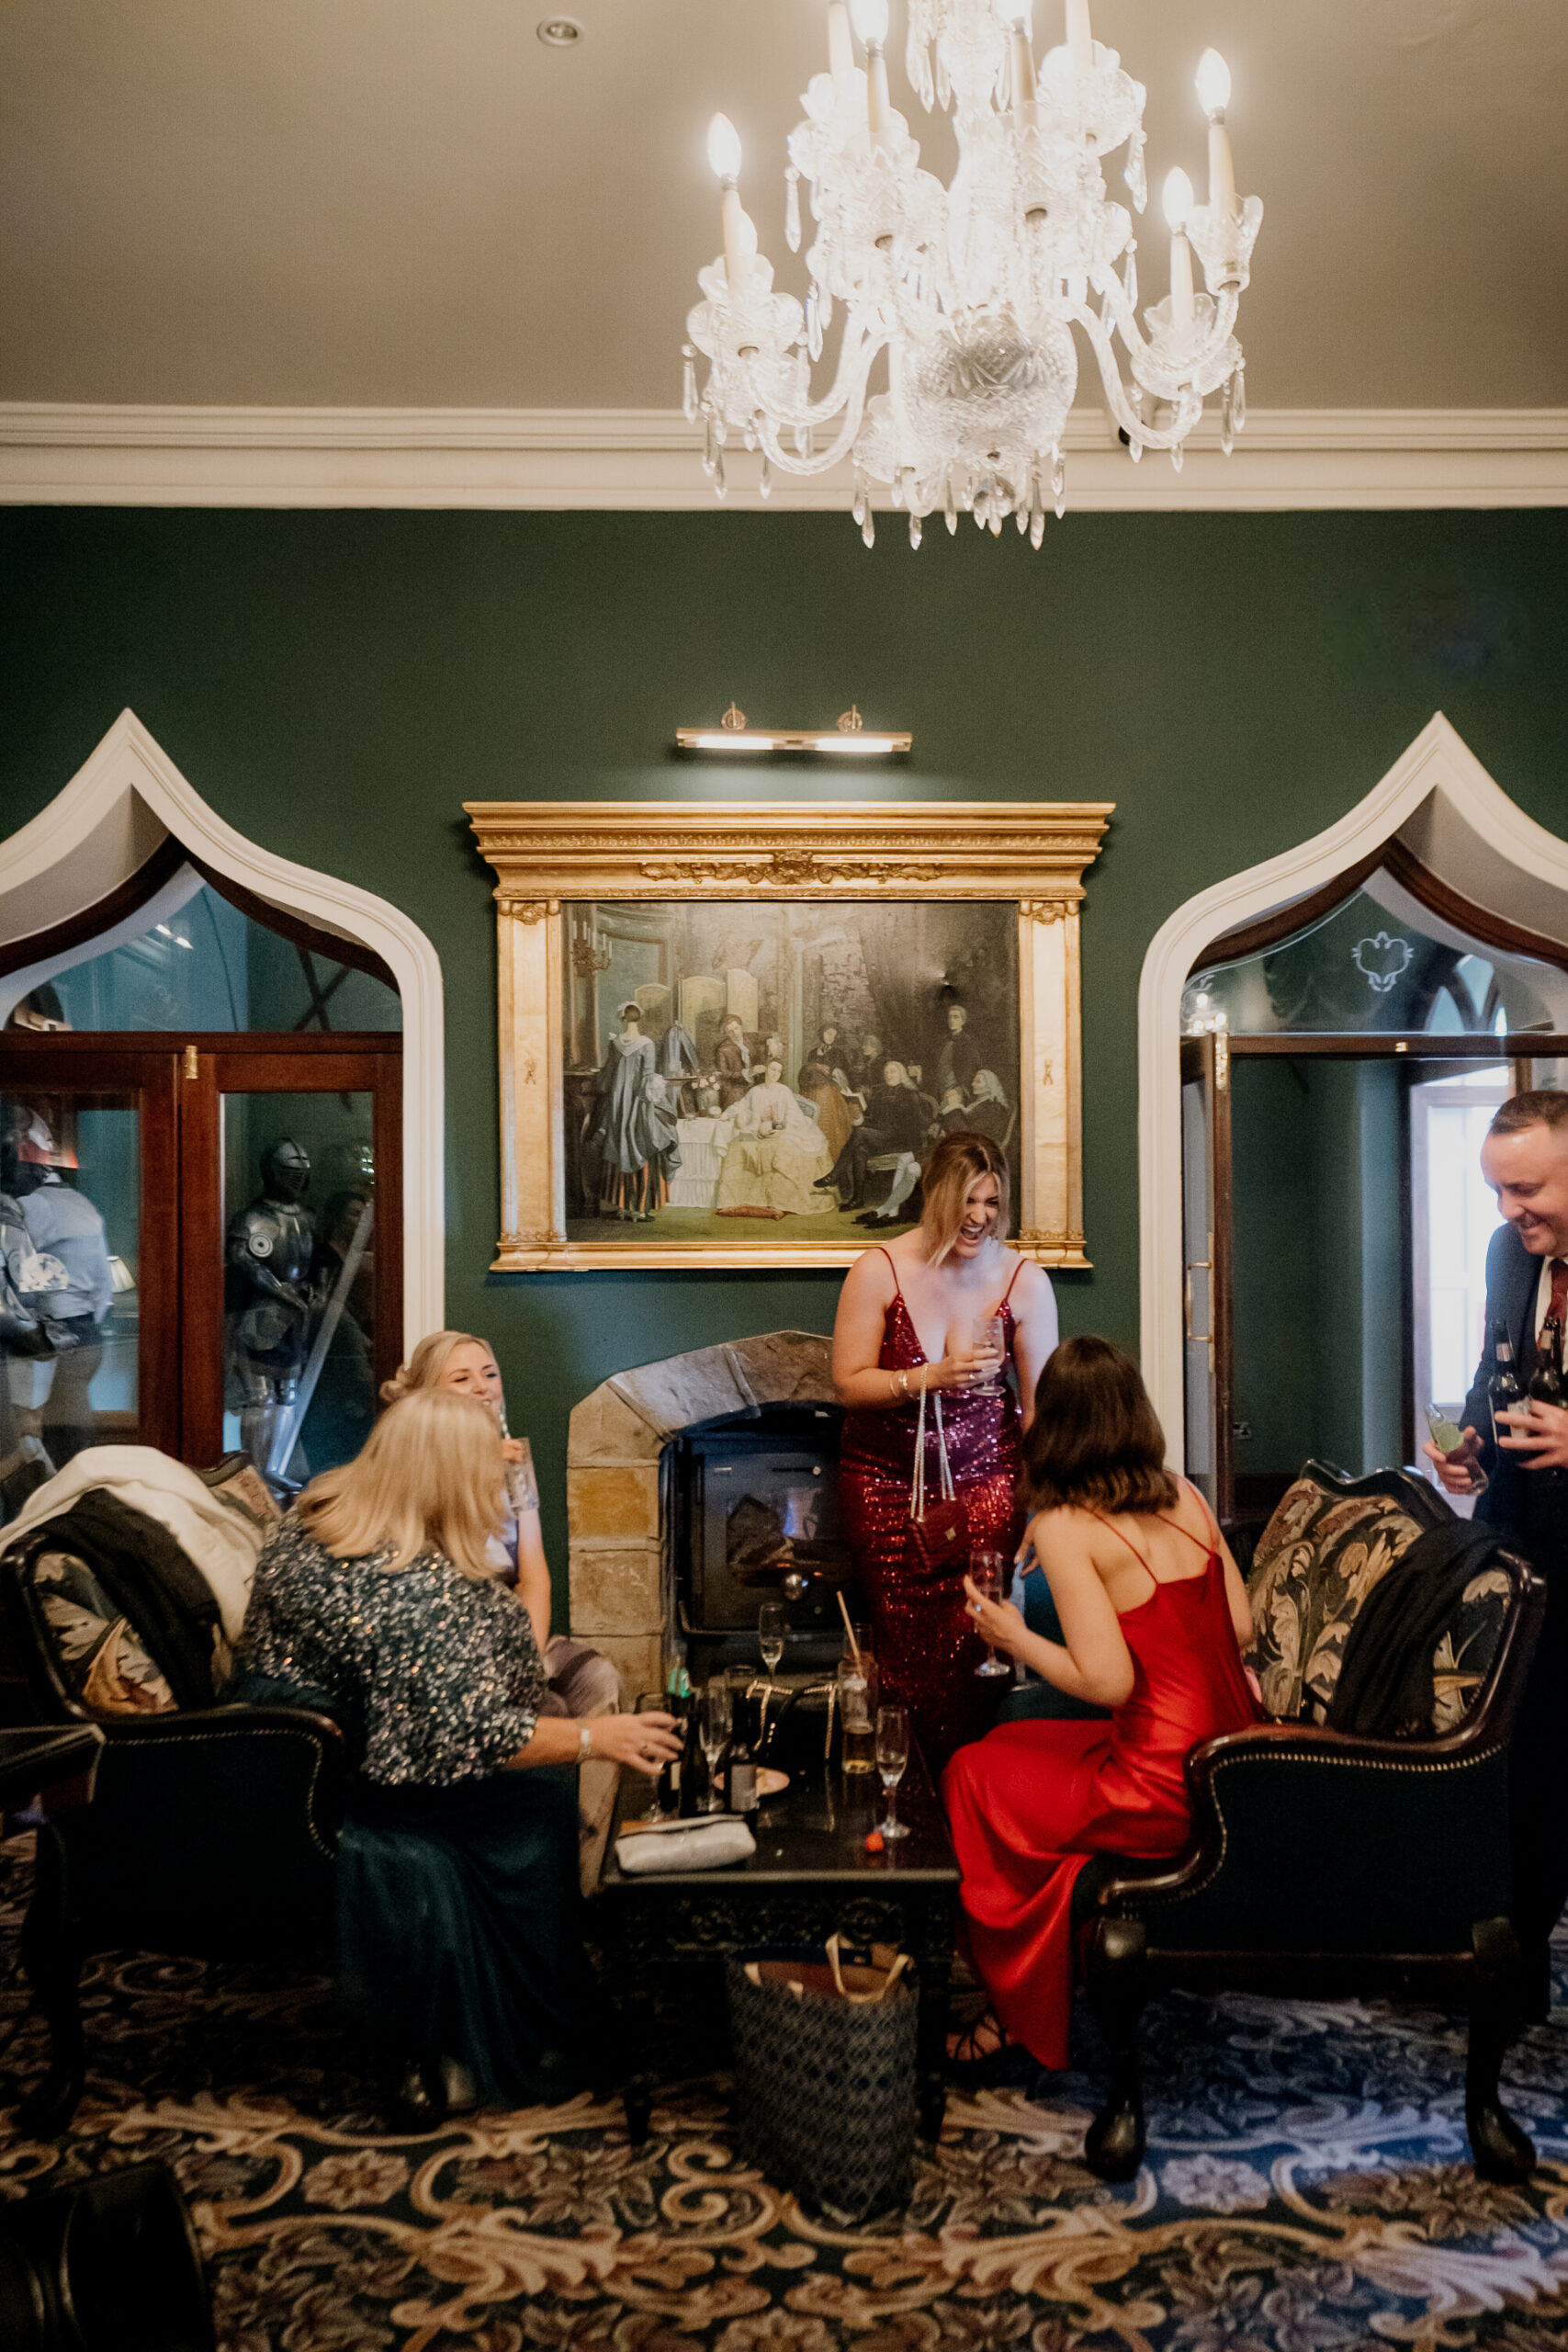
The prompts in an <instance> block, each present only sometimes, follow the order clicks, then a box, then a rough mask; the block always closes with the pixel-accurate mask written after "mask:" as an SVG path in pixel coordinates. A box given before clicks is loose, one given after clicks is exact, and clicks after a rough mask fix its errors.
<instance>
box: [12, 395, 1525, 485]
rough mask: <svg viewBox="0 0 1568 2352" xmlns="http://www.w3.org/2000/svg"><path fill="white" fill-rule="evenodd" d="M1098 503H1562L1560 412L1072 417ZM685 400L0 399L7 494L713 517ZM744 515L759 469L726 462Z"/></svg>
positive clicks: (1069, 452)
mask: <svg viewBox="0 0 1568 2352" xmlns="http://www.w3.org/2000/svg"><path fill="white" fill-rule="evenodd" d="M1065 447H1066V456H1067V497H1068V502H1069V504H1070V506H1072V507H1076V508H1077V509H1079V510H1087V511H1090V512H1117V511H1121V512H1145V513H1157V512H1166V511H1175V510H1178V509H1187V510H1190V511H1200V512H1201V511H1204V510H1207V511H1211V512H1226V511H1229V512H1245V511H1247V510H1255V511H1260V512H1261V511H1268V510H1275V511H1279V510H1283V509H1288V508H1305V507H1437V506H1478V507H1485V506H1562V505H1568V409H1264V410H1254V411H1253V412H1252V413H1251V415H1250V416H1249V418H1248V420H1247V430H1246V432H1245V433H1244V434H1243V435H1242V436H1241V437H1240V439H1239V440H1238V442H1237V444H1236V447H1235V451H1234V453H1233V454H1232V456H1231V457H1229V458H1226V457H1224V455H1223V454H1222V452H1221V450H1220V447H1219V439H1218V426H1217V424H1216V423H1215V422H1214V421H1213V420H1212V419H1211V420H1210V421H1209V422H1208V423H1207V424H1205V425H1204V426H1203V427H1201V429H1200V431H1199V432H1198V433H1197V434H1196V435H1194V437H1193V439H1192V441H1191V442H1190V444H1189V446H1188V450H1187V457H1186V462H1185V464H1184V465H1183V467H1182V469H1181V471H1180V472H1179V473H1176V472H1173V471H1172V469H1171V467H1170V464H1169V461H1168V459H1167V458H1153V457H1149V458H1145V459H1144V461H1143V463H1142V464H1141V465H1137V466H1134V465H1133V464H1132V463H1131V462H1130V460H1129V458H1128V457H1127V453H1126V451H1125V450H1124V449H1122V448H1121V447H1118V446H1117V445H1116V444H1115V442H1114V440H1113V438H1112V436H1111V434H1110V432H1109V429H1108V427H1107V425H1106V423H1105V421H1104V419H1103V417H1102V416H1101V415H1100V413H1098V412H1091V411H1083V412H1078V413H1075V415H1074V418H1073V420H1072V421H1071V423H1070V424H1069V425H1068V428H1067V432H1066V439H1065ZM697 449H698V442H697V435H696V434H695V433H694V430H693V428H692V427H691V426H690V425H688V424H687V423H686V422H685V420H684V418H683V417H682V415H681V413H680V412H679V411H678V410H674V409H581V410H572V409H372V408H321V409H309V408H177V407H170V408H158V407H113V406H87V405H83V406H75V405H67V404H63V403H62V404H49V403H36V402H31V403H30V402H26V401H10V402H0V505H10V506H56V505H63V506H387V507H480V508H482V507H540V508H567V507H609V508H651V509H664V510H671V511H673V510H681V509H688V508H692V509H698V510H702V509H707V508H711V507H712V506H713V505H714V503H715V502H714V497H713V493H712V492H711V491H710V490H709V488H708V486H707V484H706V482H705V480H704V478H703V474H702V469H701V467H700V465H699V463H698V455H697ZM728 464H729V470H730V474H731V480H732V488H731V491H730V496H729V502H728V503H729V504H730V505H731V506H732V507H742V508H745V507H760V506H761V503H762V501H761V494H760V492H758V490H757V488H756V466H757V461H756V459H755V458H748V457H747V456H746V455H745V454H744V453H743V452H734V453H731V455H730V458H729V459H728ZM849 496H850V483H849V476H848V471H847V469H840V470H839V471H838V472H835V473H833V474H829V475H824V476H823V477H821V478H820V479H819V480H818V481H811V482H792V481H780V482H778V483H777V484H776V486H775V488H774V490H773V498H772V501H771V502H770V503H771V504H772V506H773V508H775V509H779V510H783V511H784V512H789V511H792V510H795V511H799V510H801V509H813V508H818V509H837V508H841V507H843V506H845V505H847V503H848V501H849Z"/></svg>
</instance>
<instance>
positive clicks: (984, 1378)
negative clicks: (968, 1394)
mask: <svg viewBox="0 0 1568 2352" xmlns="http://www.w3.org/2000/svg"><path fill="white" fill-rule="evenodd" d="M969 1337H970V1341H971V1344H972V1345H973V1347H974V1348H975V1351H976V1353H977V1354H979V1355H983V1356H995V1357H996V1358H997V1359H998V1361H997V1363H995V1364H993V1365H992V1367H991V1369H990V1371H989V1372H982V1373H979V1374H976V1379H975V1386H976V1388H977V1389H978V1390H979V1391H980V1393H981V1395H982V1396H985V1395H987V1394H990V1395H994V1394H995V1392H996V1391H997V1390H998V1388H1000V1386H1001V1385H1002V1382H1003V1380H1004V1379H1005V1377H1006V1374H1007V1325H1006V1324H1005V1323H1004V1322H1003V1321H1002V1318H1001V1317H1000V1316H999V1315H977V1316H976V1317H975V1322H974V1327H973V1329H972V1330H971V1332H970V1335H969Z"/></svg>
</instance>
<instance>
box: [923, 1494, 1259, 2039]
mask: <svg viewBox="0 0 1568 2352" xmlns="http://www.w3.org/2000/svg"><path fill="white" fill-rule="evenodd" d="M1094 1516H1095V1517H1096V1518H1099V1517H1100V1513H1099V1512H1098V1511H1097V1512H1096V1513H1095V1514H1094ZM1105 1523H1106V1524H1109V1521H1107V1522H1105ZM1112 1532H1114V1533H1116V1534H1121V1530H1120V1529H1119V1528H1118V1529H1114V1530H1113V1531H1112ZM1177 1532H1178V1533H1179V1534H1181V1535H1186V1534H1187V1533H1188V1531H1187V1529H1186V1528H1184V1527H1183V1528H1179V1529H1178V1530H1177ZM1189 1540H1190V1542H1191V1543H1193V1544H1197V1545H1198V1548H1199V1550H1200V1551H1201V1550H1203V1548H1204V1547H1203V1545H1202V1544H1200V1543H1199V1539H1198V1538H1197V1536H1195V1535H1193V1536H1190V1538H1189ZM1122 1541H1123V1542H1124V1543H1127V1548H1128V1549H1129V1551H1131V1552H1132V1553H1133V1554H1134V1557H1135V1558H1136V1559H1137V1560H1138V1562H1139V1564H1140V1566H1143V1567H1145V1569H1147V1568H1148V1563H1147V1562H1146V1561H1145V1559H1144V1556H1143V1555H1142V1553H1141V1552H1139V1551H1138V1548H1137V1546H1136V1544H1132V1543H1128V1542H1127V1538H1126V1537H1122ZM1148 1573H1149V1574H1150V1576H1151V1577H1152V1576H1153V1574H1154V1572H1153V1570H1152V1569H1149V1570H1148ZM1121 1625H1122V1638H1123V1640H1124V1641H1125V1642H1126V1645H1127V1647H1128V1649H1129V1650H1130V1651H1131V1652H1132V1656H1133V1669H1134V1681H1133V1691H1132V1696H1131V1697H1130V1698H1129V1699H1127V1700H1126V1701H1125V1702H1123V1704H1122V1706H1120V1707H1118V1708H1117V1709H1116V1710H1115V1712H1114V1713H1113V1714H1112V1715H1111V1720H1110V1721H1109V1723H1077V1722H1051V1721H1036V1722H1033V1723H1017V1724H998V1726H997V1728H996V1730H995V1731H993V1732H991V1733H990V1734H989V1735H988V1736H987V1738H985V1739H984V1740H982V1741H981V1742H980V1744H979V1745H978V1746H977V1747H966V1748H964V1749H963V1750H962V1751H961V1752H960V1753H959V1754H958V1755H957V1756H955V1757H954V1758H953V1761H952V1763H951V1764H950V1765H949V1766H948V1768H947V1772H946V1775H945V1777H944V1779H943V1781H942V1802H943V1803H944V1804H945V1805H946V1807H947V1818H948V1826H949V1828H950V1830H951V1832H952V1835H953V1847H954V1849H955V1850H956V1852H957V1855H958V1860H959V1866H960V1868H961V1869H962V1871H963V1872H964V1884H963V1889H962V1893H961V1897H960V1899H961V1901H962V1903H963V1905H964V1917H965V1920H966V1923H967V1928H968V1938H969V1950H970V1953H971V1956H972V1958H973V1960H974V1962H975V1965H976V1968H977V1969H978V1970H979V1972H980V1974H981V1976H982V1977H983V1978H984V1980H985V1984H986V1989H987V1992H988V1993H989V1994H990V1996H991V2005H992V2007H993V2008H994V2009H995V2010H996V2013H997V2016H998V2018H1000V2020H1001V2022H1002V2024H1003V2025H1004V2026H1005V2027H1006V2028H1007V2030H1008V2033H1009V2035H1010V2038H1011V2039H1012V2040H1013V2041H1019V2042H1021V2043H1022V2044H1023V2046H1024V2048H1025V2049H1027V2050H1029V2051H1031V2052H1032V2053H1033V2055H1034V2056H1035V2057H1036V2058H1037V2059H1038V2060H1039V2061H1040V2063H1041V2064H1042V2065H1043V2066H1058V2067H1059V2066H1066V2065H1068V2064H1070V2063H1071V2051H1070V2048H1069V2041H1068V2023H1069V2018H1070V2015H1071V2010H1072V1994H1073V1941H1072V1902H1073V1886H1074V1883H1075V1882H1076V1880H1077V1874H1078V1872H1079V1871H1080V1870H1082V1868H1083V1866H1084V1864H1085V1862H1086V1861H1088V1860H1089V1857H1090V1855H1091V1854H1126V1855H1129V1856H1131V1857H1134V1858H1136V1859H1138V1860H1155V1859H1157V1858H1160V1857H1162V1856H1165V1855H1169V1854H1176V1853H1179V1851H1180V1849H1181V1848H1182V1847H1183V1846H1184V1845H1185V1844H1186V1842H1187V1835H1188V1829H1189V1826H1190V1816H1189V1813H1188V1805H1187V1776H1186V1764H1187V1758H1188V1756H1189V1755H1190V1752H1191V1750H1192V1749H1193V1748H1194V1747H1198V1746H1199V1745H1200V1744H1201V1742H1202V1741H1203V1740H1206V1739H1213V1738H1215V1737H1217V1736H1218V1735H1219V1734H1220V1733H1222V1732H1229V1731H1241V1730H1243V1729H1244V1728H1245V1727H1246V1725H1247V1724H1252V1723H1256V1722H1258V1705H1257V1702H1256V1701H1255V1700H1254V1698H1253V1695H1252V1691H1251V1689H1250V1687H1249V1685H1248V1683H1247V1678H1246V1676H1245V1674H1244V1673H1243V1671H1242V1664H1241V1657H1240V1654H1239V1653H1238V1651H1237V1649H1236V1641H1235V1630H1234V1628H1233V1627H1232V1624H1231V1615H1230V1606H1229V1603H1228V1601H1227V1600H1226V1597H1225V1579H1224V1567H1223V1566H1222V1564H1221V1561H1220V1555H1219V1554H1218V1553H1217V1552H1214V1551H1210V1552H1209V1553H1208V1556H1207V1559H1206V1562H1205V1565H1204V1566H1203V1567H1202V1568H1201V1569H1200V1571H1199V1573H1198V1574H1197V1575H1196V1576H1194V1577H1163V1578H1161V1577H1156V1578H1155V1585H1154V1590H1153V1591H1152V1592H1151V1593H1150V1595H1149V1597H1148V1599H1147V1600H1141V1601H1139V1602H1138V1604H1137V1606H1136V1607H1135V1608H1133V1609H1128V1610H1125V1611H1122V1618H1121Z"/></svg>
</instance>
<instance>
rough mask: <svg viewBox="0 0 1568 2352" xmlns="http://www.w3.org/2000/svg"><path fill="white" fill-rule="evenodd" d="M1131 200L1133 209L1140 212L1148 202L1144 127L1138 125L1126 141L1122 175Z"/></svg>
mask: <svg viewBox="0 0 1568 2352" xmlns="http://www.w3.org/2000/svg"><path fill="white" fill-rule="evenodd" d="M1122 177H1123V178H1124V179H1125V181H1126V183H1127V190H1128V193H1129V195H1130V196H1131V197H1132V199H1133V209H1134V211H1135V212H1141V211H1142V210H1143V209H1144V207H1145V204H1147V202H1148V200H1149V184H1148V181H1147V179H1146V178H1145V175H1144V126H1143V124H1142V123H1140V124H1139V125H1138V127H1137V129H1136V130H1134V133H1133V136H1132V137H1131V139H1129V140H1128V141H1127V168H1126V171H1125V172H1124V173H1123V174H1122Z"/></svg>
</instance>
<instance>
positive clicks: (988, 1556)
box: [969, 1552, 1012, 1675]
mask: <svg viewBox="0 0 1568 2352" xmlns="http://www.w3.org/2000/svg"><path fill="white" fill-rule="evenodd" d="M1005 1565H1006V1564H1005V1562H1004V1560H1003V1558H1002V1555H1001V1554H1000V1553H999V1552H971V1553H970V1555H969V1575H970V1579H971V1581H972V1582H973V1584H974V1586H975V1588H976V1591H977V1592H979V1593H980V1595H981V1597H982V1598H983V1599H984V1600H1000V1599H1001V1597H1002V1569H1003V1567H1004V1566H1005ZM975 1671H976V1674H981V1675H993V1674H1010V1673H1011V1671H1012V1668H1010V1666H1009V1664H1008V1662H1007V1660H1006V1659H1005V1658H1000V1657H998V1656H997V1654H996V1651H995V1650H994V1649H993V1648H992V1646H991V1645H990V1643H989V1642H987V1644H986V1655H985V1657H984V1659H983V1660H982V1662H981V1664H980V1665H978V1666H977V1667H976V1668H975Z"/></svg>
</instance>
